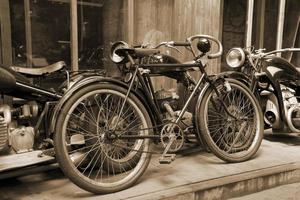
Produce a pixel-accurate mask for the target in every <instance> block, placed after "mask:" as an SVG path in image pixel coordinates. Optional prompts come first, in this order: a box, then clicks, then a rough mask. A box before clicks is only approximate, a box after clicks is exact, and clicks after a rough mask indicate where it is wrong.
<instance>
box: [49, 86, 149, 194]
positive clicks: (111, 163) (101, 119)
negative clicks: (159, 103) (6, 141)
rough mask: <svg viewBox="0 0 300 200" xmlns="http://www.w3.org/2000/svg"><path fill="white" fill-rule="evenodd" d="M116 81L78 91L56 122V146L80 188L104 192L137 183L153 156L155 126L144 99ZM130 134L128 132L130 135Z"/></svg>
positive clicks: (61, 163) (66, 167) (69, 173)
mask: <svg viewBox="0 0 300 200" xmlns="http://www.w3.org/2000/svg"><path fill="white" fill-rule="evenodd" d="M126 92H127V91H126V90H125V89H123V88H121V87H119V86H116V85H112V84H94V85H90V86H87V87H85V88H83V89H81V90H80V91H78V92H77V93H76V94H74V95H73V96H72V97H71V98H70V99H69V100H68V101H67V102H66V104H65V105H64V106H63V108H62V110H61V112H60V114H59V117H58V120H57V124H56V126H55V127H56V129H55V131H56V134H55V151H56V156H57V161H58V162H59V164H60V167H61V169H62V171H63V172H64V173H65V175H66V176H67V177H69V178H70V179H71V181H72V182H74V183H75V184H76V185H78V186H79V187H81V188H83V189H85V190H87V191H90V192H92V193H97V194H103V193H111V192H116V191H120V190H123V189H126V188H128V187H130V186H132V185H133V184H134V183H135V182H136V181H137V180H138V178H139V177H140V176H141V175H142V174H143V172H144V171H145V169H146V168H147V166H148V164H149V161H150V154H149V153H148V152H149V145H150V143H149V139H121V138H120V137H118V136H120V135H126V136H132V137H133V138H134V136H141V135H149V134H150V133H151V131H150V130H149V129H148V128H150V127H152V124H151V120H150V118H149V115H148V113H147V111H146V109H145V108H144V106H143V104H142V103H141V102H140V101H139V100H138V99H137V97H135V96H134V95H133V94H130V95H129V97H128V98H127V100H126V101H124V100H125V98H126ZM127 138H128V137H127Z"/></svg>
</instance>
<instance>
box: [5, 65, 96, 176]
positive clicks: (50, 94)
mask: <svg viewBox="0 0 300 200" xmlns="http://www.w3.org/2000/svg"><path fill="white" fill-rule="evenodd" d="M64 68H65V63H64V62H63V61H60V62H57V63H54V64H52V65H49V66H46V67H41V68H27V67H18V66H10V67H8V66H0V93H1V98H0V100H1V101H0V178H6V177H9V176H14V175H17V174H26V173H27V172H29V171H32V169H33V168H32V167H33V166H36V165H46V164H47V165H48V164H49V163H54V162H55V159H54V149H53V140H52V138H53V134H52V133H53V132H51V130H50V129H51V125H52V124H53V123H55V121H56V118H53V115H52V113H53V112H55V110H56V108H55V106H56V104H57V103H58V102H59V101H60V100H61V99H63V100H62V101H61V103H63V101H64V99H66V97H64V98H62V97H63V96H64V94H66V93H67V91H68V90H69V89H70V88H72V87H73V86H75V85H76V84H77V83H79V82H80V83H81V84H82V83H83V82H84V79H85V78H87V77H93V76H98V74H97V73H95V72H93V76H92V75H91V74H90V73H87V72H78V73H77V74H76V75H72V76H71V75H69V73H68V72H64V71H65V70H64ZM62 73H63V74H65V78H64V80H63V83H61V84H60V85H61V86H60V87H59V88H58V89H57V90H54V89H50V88H43V87H40V86H37V85H35V84H33V83H32V82H34V81H33V80H35V79H45V78H49V77H52V76H56V74H62ZM20 168H22V170H21V171H20V170H19V171H17V170H15V169H20ZM33 171H34V169H33Z"/></svg>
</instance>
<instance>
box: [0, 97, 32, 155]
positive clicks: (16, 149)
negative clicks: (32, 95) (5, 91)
mask: <svg viewBox="0 0 300 200" xmlns="http://www.w3.org/2000/svg"><path fill="white" fill-rule="evenodd" d="M37 115H38V105H37V104H36V103H35V102H27V103H25V104H22V105H19V106H16V107H14V108H11V107H10V106H9V105H6V104H2V105H0V153H1V152H2V153H3V152H9V153H23V152H28V151H32V150H33V145H34V136H35V131H34V127H32V126H31V125H30V124H31V123H29V122H30V121H31V120H32V119H33V118H35V117H36V116H37Z"/></svg>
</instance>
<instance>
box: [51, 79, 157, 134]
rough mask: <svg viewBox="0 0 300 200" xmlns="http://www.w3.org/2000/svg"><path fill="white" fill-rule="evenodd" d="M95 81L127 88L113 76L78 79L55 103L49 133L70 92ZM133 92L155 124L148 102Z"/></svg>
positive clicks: (138, 93)
mask: <svg viewBox="0 0 300 200" xmlns="http://www.w3.org/2000/svg"><path fill="white" fill-rule="evenodd" d="M95 83H99V84H103V83H111V84H116V85H118V86H121V87H123V88H125V89H128V85H127V84H126V83H124V82H122V81H121V80H118V79H115V78H111V77H103V76H89V77H86V78H84V79H82V80H81V81H79V82H78V83H76V84H75V85H74V86H72V87H71V88H70V89H69V90H68V91H67V92H66V93H65V94H64V95H63V97H62V98H61V99H60V100H59V102H58V103H57V104H56V106H55V108H54V111H53V114H52V117H51V120H50V122H51V123H50V133H51V134H53V133H54V129H55V124H56V120H57V118H58V115H59V112H60V110H61V109H62V107H63V106H64V105H65V103H66V102H67V101H68V99H69V98H70V97H71V96H72V94H74V93H76V92H77V91H78V90H80V89H82V88H84V87H86V86H89V85H91V84H95ZM132 92H133V93H134V95H136V96H137V97H138V99H139V100H140V101H141V102H142V103H143V104H144V106H145V108H146V109H147V111H148V113H149V115H150V117H151V119H152V122H153V123H154V124H155V120H154V114H153V111H152V110H151V109H150V107H149V104H148V103H147V102H145V101H146V100H145V98H144V96H143V94H142V93H141V92H137V91H132Z"/></svg>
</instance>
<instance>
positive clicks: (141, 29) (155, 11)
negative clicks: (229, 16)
mask: <svg viewBox="0 0 300 200" xmlns="http://www.w3.org/2000/svg"><path fill="white" fill-rule="evenodd" d="M222 2H223V1H222V0H163V1H162V0H147V1H145V0H134V18H133V19H134V23H133V24H134V27H131V28H132V29H133V34H134V37H133V38H134V42H135V43H140V42H141V41H143V39H144V37H145V35H146V34H147V33H149V32H151V31H152V33H156V34H152V35H154V36H153V37H154V38H152V41H156V42H157V43H159V42H161V41H168V40H174V41H185V39H186V38H187V37H189V36H192V35H195V34H208V35H212V36H214V37H216V38H218V39H221V38H222V37H221V33H222V27H221V25H222V10H223V4H222ZM129 28H130V27H129ZM171 51H172V54H173V55H174V56H176V57H177V58H178V59H180V60H181V61H182V62H184V61H188V60H191V58H192V57H191V55H190V53H189V52H187V51H185V49H184V48H182V52H183V55H181V54H180V53H176V52H175V51H173V50H171ZM207 70H208V72H209V73H217V72H219V71H220V59H218V60H210V61H209V67H208V68H207ZM173 86H174V81H171V80H168V79H167V78H158V80H157V81H155V87H156V88H171V87H173Z"/></svg>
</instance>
